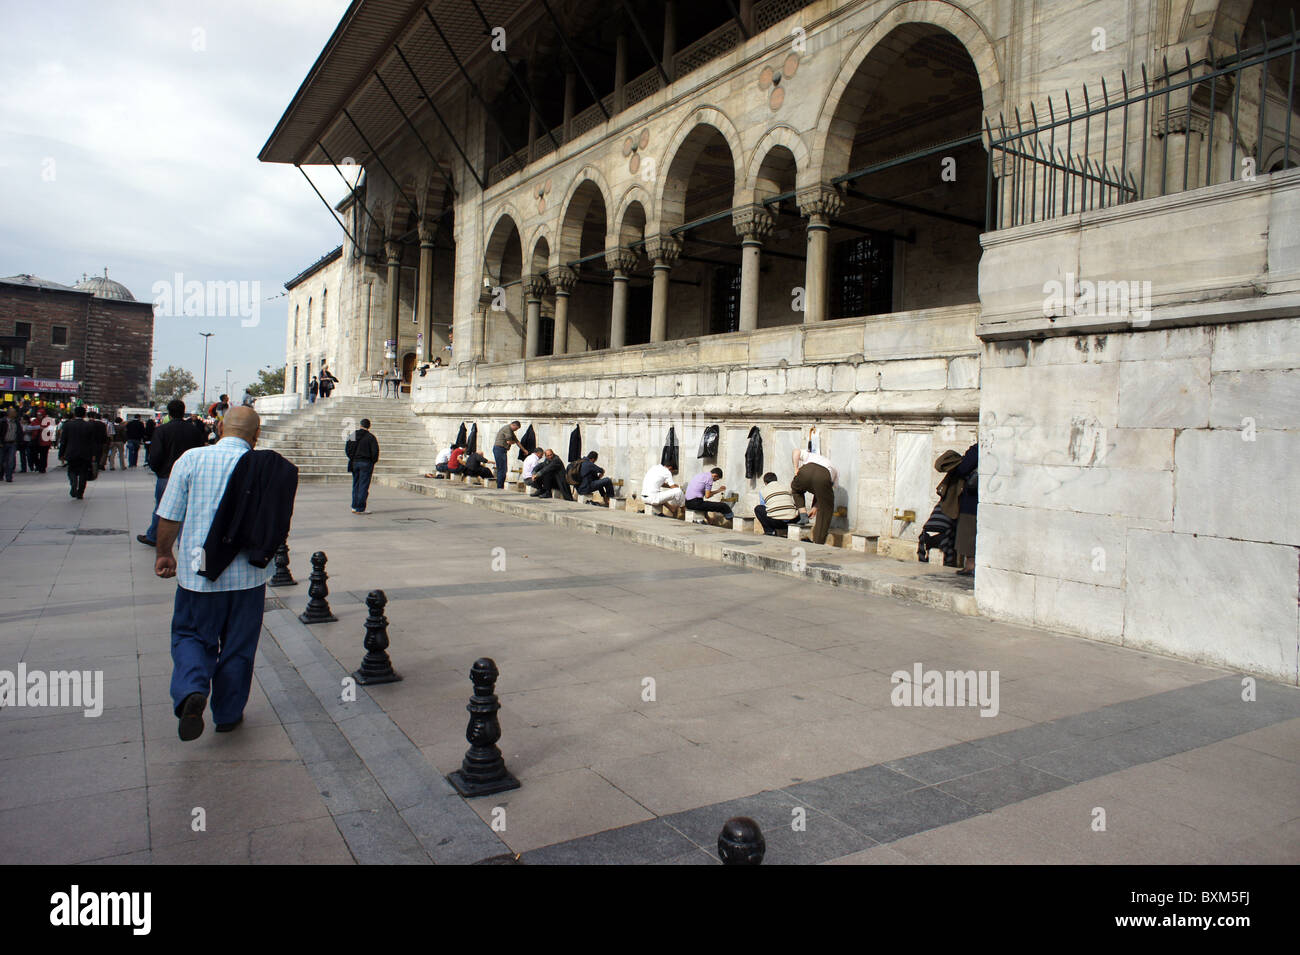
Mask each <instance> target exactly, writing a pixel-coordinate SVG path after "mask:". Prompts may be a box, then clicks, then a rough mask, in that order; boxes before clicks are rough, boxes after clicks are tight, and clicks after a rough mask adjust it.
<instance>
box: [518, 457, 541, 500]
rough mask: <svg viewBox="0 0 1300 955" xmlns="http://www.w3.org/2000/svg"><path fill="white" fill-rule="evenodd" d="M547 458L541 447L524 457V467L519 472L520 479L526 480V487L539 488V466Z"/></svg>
mask: <svg viewBox="0 0 1300 955" xmlns="http://www.w3.org/2000/svg"><path fill="white" fill-rule="evenodd" d="M545 460H546V453H545V452H544V451H543V450H542V449H541V448H538V449H537V450H536V451H534V452H532V453H531V454H529V455H528V457H526V458H524V467H523V470H522V471H520V473H519V480H521V481H523V482H524V487H530V488H532V489H533V490H537V466H538V465H539V464H541V463H542V462H543V461H545Z"/></svg>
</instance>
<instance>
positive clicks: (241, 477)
mask: <svg viewBox="0 0 1300 955" xmlns="http://www.w3.org/2000/svg"><path fill="white" fill-rule="evenodd" d="M297 493H298V469H297V468H296V467H294V465H292V464H291V463H289V462H288V461H287V460H285V459H284V458H283V457H281V456H280V455H278V454H276V453H275V452H274V451H249V452H247V453H246V454H244V455H243V456H242V457H241V458H240V459H239V461H238V463H237V464H236V465H235V469H234V470H233V471H231V472H230V480H229V481H228V482H227V483H226V491H225V493H224V494H222V495H221V503H220V504H218V505H217V513H216V515H215V516H214V517H213V518H212V527H211V528H210V529H209V530H208V537H207V539H206V540H205V541H204V542H203V551H204V566H203V569H202V570H200V571H199V574H200V575H201V576H203V577H206V578H207V579H208V580H216V579H217V578H218V577H220V576H221V574H222V572H223V571H224V570H225V569H226V568H227V567H229V566H230V564H231V561H233V560H234V559H235V558H236V557H237V556H238V555H239V554H240V553H241V552H242V551H247V552H248V562H249V563H250V564H252V565H253V566H254V567H265V566H266V565H267V564H268V563H270V562H271V558H272V557H274V556H275V552H276V549H277V548H279V546H280V545H281V544H283V543H284V542H285V541H286V540H288V539H289V522H290V521H291V520H292V519H293V500H294V497H295V496H296V495H297Z"/></svg>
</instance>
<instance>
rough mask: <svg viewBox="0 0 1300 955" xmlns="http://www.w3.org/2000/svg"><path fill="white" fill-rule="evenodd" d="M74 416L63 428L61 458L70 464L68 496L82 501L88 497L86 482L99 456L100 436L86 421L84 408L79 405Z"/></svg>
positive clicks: (60, 444) (60, 446)
mask: <svg viewBox="0 0 1300 955" xmlns="http://www.w3.org/2000/svg"><path fill="white" fill-rule="evenodd" d="M73 415H74V417H73V419H72V420H71V421H69V422H68V423H67V424H65V425H64V426H63V434H62V436H61V437H60V439H59V457H60V458H62V459H63V460H64V461H66V462H68V496H69V497H74V498H76V499H77V500H81V499H82V498H83V497H85V496H86V481H87V480H88V479H89V477H90V469H91V468H92V467H94V461H95V459H96V457H98V455H99V434H98V432H97V431H96V429H95V426H94V425H93V424H92V423H91V422H89V421H87V420H86V409H85V408H84V407H82V406H81V405H78V406H77V410H76V411H74V412H73Z"/></svg>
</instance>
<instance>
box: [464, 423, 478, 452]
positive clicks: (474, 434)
mask: <svg viewBox="0 0 1300 955" xmlns="http://www.w3.org/2000/svg"><path fill="white" fill-rule="evenodd" d="M465 450H466V451H468V452H469V453H470V454H473V453H474V452H475V451H477V450H478V423H477V422H475V423H474V424H472V425H470V426H469V437H468V438H466V439H465Z"/></svg>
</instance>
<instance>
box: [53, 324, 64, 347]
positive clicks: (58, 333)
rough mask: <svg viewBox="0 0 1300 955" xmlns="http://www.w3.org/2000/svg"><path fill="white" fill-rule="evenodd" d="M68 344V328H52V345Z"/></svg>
mask: <svg viewBox="0 0 1300 955" xmlns="http://www.w3.org/2000/svg"><path fill="white" fill-rule="evenodd" d="M67 343H68V326H66V325H53V326H51V327H50V344H51V345H66V344H67Z"/></svg>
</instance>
